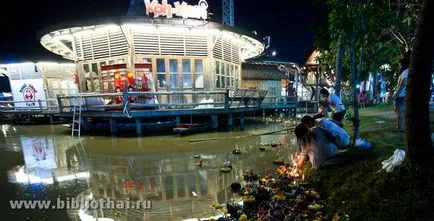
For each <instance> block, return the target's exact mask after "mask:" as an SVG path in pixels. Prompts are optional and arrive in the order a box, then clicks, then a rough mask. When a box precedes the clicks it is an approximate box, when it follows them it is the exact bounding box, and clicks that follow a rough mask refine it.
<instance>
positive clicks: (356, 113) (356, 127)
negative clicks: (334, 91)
mask: <svg viewBox="0 0 434 221" xmlns="http://www.w3.org/2000/svg"><path fill="white" fill-rule="evenodd" d="M350 53H351V67H350V71H351V84H352V86H353V110H354V116H353V117H354V118H353V119H352V121H353V126H354V127H353V128H354V134H353V144H354V146H355V145H356V139H357V138H358V136H359V135H358V134H359V104H358V102H357V83H358V82H357V73H356V25H355V24H354V25H353V33H352V36H351V43H350Z"/></svg>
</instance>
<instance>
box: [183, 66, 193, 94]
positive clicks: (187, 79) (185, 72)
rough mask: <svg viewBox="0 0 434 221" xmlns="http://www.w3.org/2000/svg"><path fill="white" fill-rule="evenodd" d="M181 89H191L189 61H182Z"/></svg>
mask: <svg viewBox="0 0 434 221" xmlns="http://www.w3.org/2000/svg"><path fill="white" fill-rule="evenodd" d="M182 81H183V84H182V87H183V88H192V73H191V63H190V59H182Z"/></svg>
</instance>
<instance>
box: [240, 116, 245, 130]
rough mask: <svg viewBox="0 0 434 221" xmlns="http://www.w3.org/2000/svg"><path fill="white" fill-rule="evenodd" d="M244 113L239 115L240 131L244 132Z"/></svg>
mask: <svg viewBox="0 0 434 221" xmlns="http://www.w3.org/2000/svg"><path fill="white" fill-rule="evenodd" d="M244 120H245V119H244V113H241V115H240V130H244Z"/></svg>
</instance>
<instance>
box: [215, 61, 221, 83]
mask: <svg viewBox="0 0 434 221" xmlns="http://www.w3.org/2000/svg"><path fill="white" fill-rule="evenodd" d="M215 79H216V85H215V86H216V87H217V88H220V85H221V79H220V62H219V61H216V62H215Z"/></svg>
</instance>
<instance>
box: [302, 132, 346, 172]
mask: <svg viewBox="0 0 434 221" xmlns="http://www.w3.org/2000/svg"><path fill="white" fill-rule="evenodd" d="M294 133H295V136H296V137H297V141H298V143H299V144H300V158H299V160H298V161H297V166H298V167H299V168H300V167H301V166H302V165H303V163H304V161H305V160H306V158H307V157H308V158H309V161H310V163H311V164H312V168H314V169H318V168H319V167H321V166H322V165H323V164H324V162H325V161H326V160H327V159H329V158H330V157H334V156H335V155H336V154H337V153H339V150H338V148H337V147H336V145H335V144H333V143H332V142H330V141H329V140H328V139H327V138H326V137H325V136H324V134H323V132H322V131H321V130H320V129H319V128H317V127H316V126H315V127H312V128H310V129H308V127H307V126H306V125H304V124H299V125H298V126H297V127H296V128H295V131H294Z"/></svg>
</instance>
